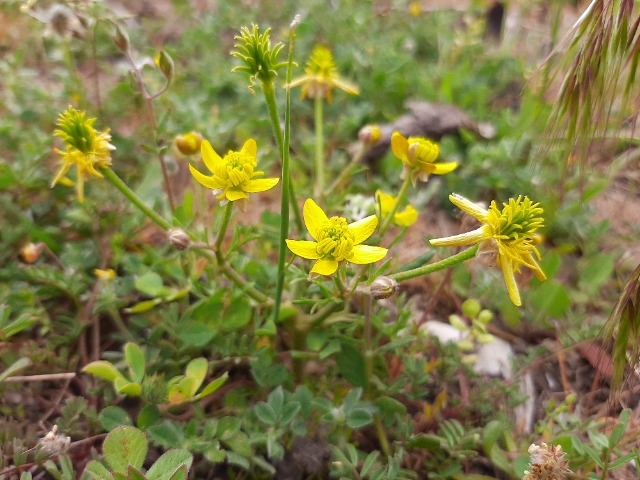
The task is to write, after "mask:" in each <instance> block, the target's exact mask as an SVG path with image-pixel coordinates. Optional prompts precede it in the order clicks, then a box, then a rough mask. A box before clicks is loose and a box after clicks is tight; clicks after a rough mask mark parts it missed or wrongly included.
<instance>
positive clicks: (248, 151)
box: [241, 138, 258, 158]
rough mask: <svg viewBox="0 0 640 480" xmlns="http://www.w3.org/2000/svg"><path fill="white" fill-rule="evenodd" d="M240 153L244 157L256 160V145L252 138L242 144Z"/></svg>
mask: <svg viewBox="0 0 640 480" xmlns="http://www.w3.org/2000/svg"><path fill="white" fill-rule="evenodd" d="M241 152H242V153H244V154H245V155H249V156H251V157H253V158H256V154H257V152H258V145H257V144H256V141H255V140H254V139H253V138H250V139H249V140H247V141H246V142H244V145H243V146H242V150H241Z"/></svg>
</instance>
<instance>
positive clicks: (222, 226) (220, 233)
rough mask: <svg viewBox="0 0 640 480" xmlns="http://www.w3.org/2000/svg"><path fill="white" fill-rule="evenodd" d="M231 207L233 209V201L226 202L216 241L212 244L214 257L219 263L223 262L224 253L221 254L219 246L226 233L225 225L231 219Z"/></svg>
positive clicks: (226, 225)
mask: <svg viewBox="0 0 640 480" xmlns="http://www.w3.org/2000/svg"><path fill="white" fill-rule="evenodd" d="M232 209H233V202H229V203H227V205H226V206H225V207H224V213H223V214H222V223H221V224H220V228H219V229H218V236H217V237H216V243H215V244H214V251H215V253H216V259H217V260H218V263H220V264H223V263H224V255H222V251H221V249H220V247H221V246H222V242H223V241H224V237H225V235H226V234H227V227H228V226H229V221H230V220H231V210H232Z"/></svg>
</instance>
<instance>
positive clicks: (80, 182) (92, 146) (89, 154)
mask: <svg viewBox="0 0 640 480" xmlns="http://www.w3.org/2000/svg"><path fill="white" fill-rule="evenodd" d="M95 121H96V119H95V118H87V117H86V115H85V113H84V112H79V111H78V110H76V109H75V108H73V107H69V108H68V109H67V111H66V112H64V113H61V114H60V115H59V117H58V124H57V125H58V127H59V128H58V129H57V130H56V131H55V132H54V134H55V135H56V136H58V137H60V138H62V140H64V142H65V147H66V148H65V150H64V151H62V150H58V149H57V148H56V150H55V151H56V153H58V154H60V155H61V156H62V166H61V167H60V168H59V169H58V171H57V172H56V175H55V176H54V177H53V180H52V181H51V188H53V187H54V186H55V185H56V184H58V183H63V184H65V185H69V186H71V185H73V184H74V182H73V181H72V180H71V179H69V178H67V176H66V175H67V173H68V172H69V169H70V168H71V167H72V166H73V165H75V166H76V169H77V174H76V191H77V193H78V201H79V202H80V203H82V202H84V182H85V177H87V175H92V176H94V177H98V178H102V174H101V173H100V172H99V171H98V169H100V168H104V167H108V166H109V165H111V151H112V150H115V149H116V148H115V147H114V146H113V145H111V143H109V142H110V141H111V135H109V129H107V130H105V131H104V132H98V131H96V129H95V128H93V124H94V123H95Z"/></svg>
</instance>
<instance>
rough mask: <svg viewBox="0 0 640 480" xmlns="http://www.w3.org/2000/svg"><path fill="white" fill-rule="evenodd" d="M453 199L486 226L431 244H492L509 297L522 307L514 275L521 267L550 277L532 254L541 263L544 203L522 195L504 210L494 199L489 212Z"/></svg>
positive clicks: (457, 198) (454, 198)
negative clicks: (539, 236)
mask: <svg viewBox="0 0 640 480" xmlns="http://www.w3.org/2000/svg"><path fill="white" fill-rule="evenodd" d="M449 200H451V202H452V203H453V204H454V205H456V206H457V207H458V208H460V209H461V210H462V211H464V212H466V213H468V214H469V215H471V216H473V217H475V218H477V219H478V220H479V221H480V222H481V223H482V226H480V227H479V228H477V229H476V230H473V231H472V232H467V233H462V234H460V235H454V236H452V237H446V238H435V239H433V240H430V242H431V245H434V246H447V245H449V246H453V245H458V246H463V245H475V244H478V243H481V242H485V241H489V242H490V244H489V247H490V248H491V250H492V251H494V252H496V254H497V255H496V261H497V263H498V266H499V267H500V268H501V269H502V273H503V275H504V281H505V283H506V284H507V291H508V292H509V298H511V301H512V302H513V303H514V304H515V305H517V306H520V305H521V304H522V302H521V301H520V293H519V292H518V284H517V283H516V279H515V276H514V272H518V271H520V265H524V266H525V267H527V268H529V269H531V270H532V271H533V273H534V274H535V275H536V277H538V279H540V280H546V278H547V277H546V276H545V274H544V272H543V271H542V269H541V268H540V266H539V265H538V263H537V262H536V260H535V259H534V258H533V255H532V252H533V253H535V255H536V257H537V258H538V260H540V252H538V249H537V248H536V247H535V243H536V233H535V232H536V230H537V229H538V228H540V227H542V225H543V222H544V219H543V218H542V212H543V210H542V208H541V207H540V206H539V205H540V204H538V203H533V202H532V201H531V200H529V198H527V197H524V198H522V196H519V197H518V198H517V199H516V200H514V199H513V198H510V199H509V203H504V204H503V208H502V210H500V209H499V208H498V205H497V204H496V202H495V200H494V201H492V202H491V206H490V207H489V209H488V210H487V209H484V208H482V207H480V206H479V205H477V204H475V203H473V202H471V201H470V200H467V199H466V198H464V197H462V196H460V195H456V194H455V193H454V194H451V195H449Z"/></svg>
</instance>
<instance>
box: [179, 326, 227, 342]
mask: <svg viewBox="0 0 640 480" xmlns="http://www.w3.org/2000/svg"><path fill="white" fill-rule="evenodd" d="M216 333H218V329H217V327H214V325H210V324H207V325H205V324H201V323H196V322H186V324H185V325H183V326H181V327H180V330H179V331H178V338H179V339H180V341H181V342H182V343H184V344H185V345H187V346H192V347H204V346H205V345H207V344H209V343H210V342H211V340H213V337H215V336H216Z"/></svg>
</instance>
